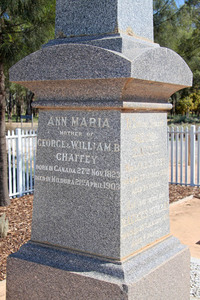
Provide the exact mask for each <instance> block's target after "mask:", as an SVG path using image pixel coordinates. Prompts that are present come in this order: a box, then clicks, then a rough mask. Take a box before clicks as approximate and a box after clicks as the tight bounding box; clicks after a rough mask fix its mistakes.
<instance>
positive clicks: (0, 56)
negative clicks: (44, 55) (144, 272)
mask: <svg viewBox="0 0 200 300" xmlns="http://www.w3.org/2000/svg"><path fill="white" fill-rule="evenodd" d="M55 2H56V1H55V0H37V1H35V0H0V206H4V205H8V204H9V197H8V188H7V153H6V138H5V95H6V90H5V80H8V68H9V67H10V66H11V65H12V64H13V63H15V62H16V61H18V60H20V59H21V58H22V57H23V56H25V55H28V54H29V53H31V52H33V51H35V50H37V49H38V48H39V47H40V46H41V44H42V43H45V42H47V41H48V40H49V39H50V38H52V37H53V32H54V22H55ZM5 77H7V78H6V79H5Z"/></svg>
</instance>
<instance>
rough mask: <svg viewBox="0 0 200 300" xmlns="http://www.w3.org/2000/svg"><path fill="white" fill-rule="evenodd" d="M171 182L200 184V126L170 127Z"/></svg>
mask: <svg viewBox="0 0 200 300" xmlns="http://www.w3.org/2000/svg"><path fill="white" fill-rule="evenodd" d="M168 151H169V163H170V166H169V169H170V173H169V182H170V183H172V184H173V183H174V184H181V185H190V186H200V127H199V128H197V127H196V126H195V125H191V127H190V129H188V127H185V128H183V127H181V128H180V127H171V128H168Z"/></svg>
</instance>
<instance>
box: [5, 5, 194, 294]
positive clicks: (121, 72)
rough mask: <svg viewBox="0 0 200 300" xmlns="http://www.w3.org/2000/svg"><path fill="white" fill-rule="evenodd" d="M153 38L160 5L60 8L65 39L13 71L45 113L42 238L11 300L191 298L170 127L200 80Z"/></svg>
mask: <svg viewBox="0 0 200 300" xmlns="http://www.w3.org/2000/svg"><path fill="white" fill-rule="evenodd" d="M111 2H112V3H111ZM152 32H153V27H152V1H151V0H149V1H148V0H146V1H143V4H142V5H141V2H140V1H136V0H133V1H123V2H122V0H118V1H110V2H109V1H96V0H94V1H69V0H68V1H67V0H66V1H64V0H59V1H57V17H56V35H57V37H58V39H55V40H54V41H50V42H49V43H48V44H47V45H45V46H44V48H43V49H42V50H39V51H37V52H35V53H33V54H31V55H29V56H27V57H26V58H24V59H22V60H21V61H20V62H18V63H17V64H16V65H15V66H13V67H12V68H11V70H10V78H11V81H13V82H16V83H20V84H21V85H23V86H25V87H27V88H29V89H31V90H32V91H33V92H34V93H35V94H36V95H37V101H35V102H34V107H37V108H39V109H40V114H39V125H38V136H37V163H36V170H35V193H34V209H33V221H32V236H31V241H30V242H28V243H27V244H26V245H24V246H22V247H21V249H20V250H19V251H18V252H17V253H15V254H12V255H11V256H10V257H9V258H8V266H7V270H8V271H7V291H8V292H7V299H10V300H11V299H16V297H17V299H27V300H28V299H70V300H71V299H76V300H78V299H91V300H93V299H102V300H107V299H108V300H110V299H112V300H114V299H134V300H137V299H140V300H141V299H145V300H146V299H148V300H158V299H168V300H174V299H182V300H186V299H188V298H189V291H190V282H189V277H190V274H189V269H190V255H189V250H188V248H187V247H186V246H183V245H181V244H180V242H179V241H178V240H177V239H176V238H174V237H172V236H171V235H170V229H169V199H168V155H167V122H166V120H167V118H166V116H167V111H168V110H170V109H171V105H170V104H168V103H167V102H168V101H167V100H168V98H169V97H170V95H171V94H172V93H174V92H175V91H177V90H179V89H182V88H183V87H186V86H190V85H191V84H192V74H191V71H190V69H189V68H188V66H187V65H186V63H185V62H184V61H183V60H182V59H181V57H180V56H178V55H177V54H176V53H175V52H173V51H171V50H169V49H165V48H160V47H159V45H156V44H154V43H153V34H152ZM94 35H95V37H94ZM98 35H99V37H98ZM92 36H93V37H92ZM147 39H148V41H147ZM49 46H51V47H49ZM112 50H114V51H112Z"/></svg>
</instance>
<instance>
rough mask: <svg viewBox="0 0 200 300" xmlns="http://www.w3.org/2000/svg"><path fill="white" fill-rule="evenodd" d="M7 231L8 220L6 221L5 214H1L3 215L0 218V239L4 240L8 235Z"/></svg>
mask: <svg viewBox="0 0 200 300" xmlns="http://www.w3.org/2000/svg"><path fill="white" fill-rule="evenodd" d="M8 229H9V222H8V219H6V214H5V213H3V215H2V216H1V217H0V238H5V237H6V236H7V234H8Z"/></svg>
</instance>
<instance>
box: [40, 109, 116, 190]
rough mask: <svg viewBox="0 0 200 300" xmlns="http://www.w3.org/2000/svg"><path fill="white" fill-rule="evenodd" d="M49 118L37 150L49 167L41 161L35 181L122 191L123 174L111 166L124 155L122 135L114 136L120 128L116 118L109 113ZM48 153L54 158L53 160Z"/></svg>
mask: <svg viewBox="0 0 200 300" xmlns="http://www.w3.org/2000/svg"><path fill="white" fill-rule="evenodd" d="M47 115H48V117H47ZM47 115H46V120H45V123H46V124H45V126H46V128H47V134H46V135H45V137H43V136H39V137H38V140H37V146H38V149H39V153H42V155H41V156H43V160H46V161H47V162H48V161H49V164H48V163H46V164H41V161H40V163H38V164H37V165H36V170H37V174H36V177H35V180H36V181H42V182H44V183H45V182H47V183H53V184H59V185H60V184H63V185H70V186H72V185H75V186H82V187H86V188H90V189H91V188H94V189H96V188H98V189H105V190H111V191H115V190H119V189H120V184H119V180H120V173H119V170H118V169H116V167H115V165H114V166H109V164H110V161H111V159H113V158H115V156H116V157H118V155H119V152H120V144H119V134H118V133H117V134H114V135H113V133H114V131H115V127H116V124H114V123H113V120H114V119H113V118H112V115H111V114H109V113H107V114H106V116H105V117H99V115H100V114H99V113H90V112H87V113H86V112H85V113H83V112H73V111H70V112H65V113H63V112H59V113H58V112H57V113H52V114H47ZM103 115H105V113H104V114H103ZM48 132H49V135H48ZM45 153H47V155H49V153H50V154H51V160H49V159H48V157H45ZM115 159H116V158H115ZM106 161H108V163H107V164H106ZM119 163H120V161H119V162H118V164H119ZM45 172H46V173H48V174H45ZM50 173H52V174H50ZM94 178H95V180H94Z"/></svg>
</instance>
